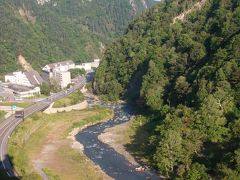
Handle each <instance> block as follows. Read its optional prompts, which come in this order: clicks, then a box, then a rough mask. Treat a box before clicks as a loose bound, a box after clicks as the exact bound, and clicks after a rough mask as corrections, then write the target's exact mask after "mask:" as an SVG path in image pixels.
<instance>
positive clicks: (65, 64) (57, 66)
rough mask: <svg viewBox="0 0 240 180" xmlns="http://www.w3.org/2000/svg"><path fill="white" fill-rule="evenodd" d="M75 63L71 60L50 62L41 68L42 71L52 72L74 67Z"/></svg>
mask: <svg viewBox="0 0 240 180" xmlns="http://www.w3.org/2000/svg"><path fill="white" fill-rule="evenodd" d="M74 68H75V64H74V62H73V61H71V60H69V61H62V62H57V63H52V64H47V65H46V66H44V67H43V68H42V70H43V71H44V72H47V73H53V72H54V71H68V70H69V69H74Z"/></svg>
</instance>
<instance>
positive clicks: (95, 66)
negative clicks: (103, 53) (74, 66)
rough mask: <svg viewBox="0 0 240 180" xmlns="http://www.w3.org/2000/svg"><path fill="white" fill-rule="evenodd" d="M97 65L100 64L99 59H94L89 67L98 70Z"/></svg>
mask: <svg viewBox="0 0 240 180" xmlns="http://www.w3.org/2000/svg"><path fill="white" fill-rule="evenodd" d="M99 64H100V59H94V60H93V62H92V64H91V66H92V68H98V66H99Z"/></svg>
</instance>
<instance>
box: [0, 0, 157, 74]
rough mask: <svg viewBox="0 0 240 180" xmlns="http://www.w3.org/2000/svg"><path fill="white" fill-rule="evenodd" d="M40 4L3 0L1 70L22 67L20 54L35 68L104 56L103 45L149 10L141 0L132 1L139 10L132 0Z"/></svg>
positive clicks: (53, 0)
mask: <svg viewBox="0 0 240 180" xmlns="http://www.w3.org/2000/svg"><path fill="white" fill-rule="evenodd" d="M37 2H40V0H11V1H5V0H0V17H1V18H0V74H1V73H5V72H10V71H13V70H16V69H18V68H20V65H18V64H17V60H16V59H17V57H18V56H19V55H20V54H21V55H22V56H24V57H25V58H26V60H27V61H28V62H29V63H30V64H31V65H32V66H33V67H34V68H36V69H39V68H40V67H41V66H42V65H44V64H46V63H50V62H55V61H60V60H66V59H72V60H74V61H76V62H85V61H90V60H92V58H96V57H101V55H102V52H103V46H106V44H108V43H109V42H111V40H112V39H113V38H114V37H116V36H118V35H120V34H122V33H123V31H124V29H126V28H127V25H128V23H129V21H131V20H132V19H133V17H134V16H135V15H137V14H139V13H140V12H141V11H143V10H144V9H145V8H146V7H145V6H144V4H143V3H142V1H140V0H134V1H133V2H134V5H135V6H134V7H135V8H136V9H134V8H133V7H132V6H131V4H130V3H129V0H121V1H119V0H111V1H109V0H92V1H83V0H50V1H48V2H45V4H39V3H37ZM42 2H44V1H43V0H42ZM152 4H153V0H147V1H146V5H147V6H151V5H152Z"/></svg>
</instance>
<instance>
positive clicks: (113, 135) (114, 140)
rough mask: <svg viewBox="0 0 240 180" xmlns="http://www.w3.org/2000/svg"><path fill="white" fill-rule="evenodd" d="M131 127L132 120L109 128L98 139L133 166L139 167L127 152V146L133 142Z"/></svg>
mask: <svg viewBox="0 0 240 180" xmlns="http://www.w3.org/2000/svg"><path fill="white" fill-rule="evenodd" d="M131 126H132V120H130V121H128V122H125V123H123V124H120V125H117V126H114V127H112V128H107V129H105V130H104V132H103V133H101V134H100V135H99V136H98V139H99V140H100V141H102V142H103V143H105V144H107V145H109V146H110V147H112V148H113V149H114V150H115V151H117V152H118V153H119V154H121V155H123V156H124V157H125V158H126V159H127V160H128V161H129V162H130V163H132V164H133V165H136V166H139V164H138V163H137V161H136V160H135V158H134V157H133V156H132V155H131V154H130V153H129V152H128V151H127V150H126V145H127V144H129V143H130V142H131V135H130V128H131Z"/></svg>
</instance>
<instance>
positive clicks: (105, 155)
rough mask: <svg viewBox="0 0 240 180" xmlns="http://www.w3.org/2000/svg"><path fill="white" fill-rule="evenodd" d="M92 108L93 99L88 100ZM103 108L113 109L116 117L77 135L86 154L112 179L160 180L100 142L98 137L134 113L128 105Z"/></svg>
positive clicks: (105, 105) (102, 104) (108, 105)
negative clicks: (141, 170)
mask: <svg viewBox="0 0 240 180" xmlns="http://www.w3.org/2000/svg"><path fill="white" fill-rule="evenodd" d="M87 101H88V103H89V104H90V106H91V105H92V102H93V101H92V99H89V98H88V99H87ZM101 106H104V107H109V108H111V109H113V111H114V113H115V115H114V117H113V118H112V119H110V120H109V121H107V122H103V123H99V124H96V125H93V126H90V127H88V128H86V129H84V130H82V131H80V132H79V133H78V134H77V135H76V139H77V141H78V142H80V143H81V144H82V145H83V146H84V153H85V154H86V156H87V157H88V158H89V159H91V160H92V161H93V162H94V163H95V164H97V165H99V166H100V167H101V169H102V170H103V171H104V172H105V173H106V174H107V175H109V176H110V177H112V178H113V179H116V180H141V179H160V178H159V176H157V175H156V174H155V173H153V172H152V171H150V170H145V171H143V172H138V171H136V170H135V168H136V166H134V165H132V164H131V163H129V162H128V161H127V160H126V159H125V158H124V157H123V156H122V155H121V154H119V153H117V152H116V151H115V150H114V149H113V148H111V147H110V146H108V145H107V144H104V143H102V142H101V141H99V140H98V136H99V135H100V134H101V133H102V132H103V131H104V130H105V129H106V128H110V127H114V126H116V125H119V124H122V123H124V122H126V121H129V120H130V118H131V117H132V116H133V111H131V108H130V107H129V106H128V105H111V104H104V103H101Z"/></svg>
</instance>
